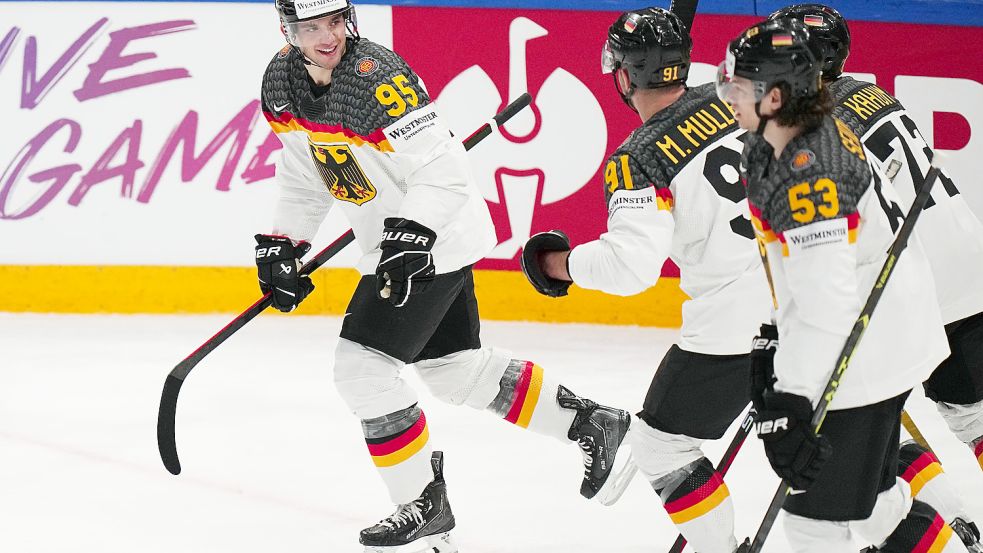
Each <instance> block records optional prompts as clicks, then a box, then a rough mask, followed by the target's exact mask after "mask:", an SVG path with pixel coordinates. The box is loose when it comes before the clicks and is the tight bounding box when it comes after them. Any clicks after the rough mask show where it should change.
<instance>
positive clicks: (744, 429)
mask: <svg viewBox="0 0 983 553" xmlns="http://www.w3.org/2000/svg"><path fill="white" fill-rule="evenodd" d="M756 414H757V412H756V411H755V410H754V406H753V405H752V406H751V408H750V409H749V410H748V412H747V414H746V415H744V420H743V421H741V426H740V428H738V429H737V433H736V434H734V438H733V439H732V440H731V441H730V445H728V446H727V450H726V451H724V455H723V457H721V458H720V465H718V466H717V472H718V473H720V476H721V478H722V477H724V476H726V475H727V471H728V470H730V466H731V465H732V464H733V463H734V458H735V457H737V452H738V451H740V450H741V446H742V445H744V442H745V441H746V440H747V437H748V434H750V433H751V428H752V427H753V426H754V416H755V415H756ZM685 547H686V538H684V537H683V535H682V534H679V536H677V537H676V541H675V543H673V544H672V547H671V548H670V549H669V553H682V551H683V548H685Z"/></svg>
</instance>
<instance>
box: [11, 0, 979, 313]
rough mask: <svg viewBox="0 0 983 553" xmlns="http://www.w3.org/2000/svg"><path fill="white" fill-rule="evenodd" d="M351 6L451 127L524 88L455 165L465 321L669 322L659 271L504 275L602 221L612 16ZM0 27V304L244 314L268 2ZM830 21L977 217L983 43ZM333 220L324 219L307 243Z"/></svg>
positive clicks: (704, 20)
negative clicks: (567, 276)
mask: <svg viewBox="0 0 983 553" xmlns="http://www.w3.org/2000/svg"><path fill="white" fill-rule="evenodd" d="M709 4H710V5H711V11H713V10H712V6H713V5H714V4H715V3H714V2H709ZM358 14H359V23H360V30H361V32H362V34H363V35H364V36H367V37H369V38H371V39H373V40H375V41H377V42H380V43H382V44H384V45H387V46H392V47H393V48H394V49H395V50H396V51H398V52H399V53H401V54H402V55H403V56H404V57H405V58H406V59H407V61H408V62H409V63H410V64H411V65H412V66H413V67H414V68H415V70H416V71H417V72H418V73H419V74H420V75H421V76H422V77H423V79H424V80H425V82H426V85H427V87H428V89H429V91H430V93H431V95H432V96H433V97H435V98H437V102H438V105H440V106H441V109H442V111H443V112H444V115H445V117H446V118H447V119H449V120H450V121H451V126H452V128H453V129H454V130H455V133H456V134H457V135H459V136H467V135H468V134H470V132H471V130H473V129H474V128H475V127H477V126H478V125H480V124H481V123H482V122H484V121H485V120H487V119H488V118H490V116H491V115H492V114H493V113H494V112H495V111H497V110H498V109H500V107H502V106H503V105H504V104H505V103H506V102H507V101H508V100H509V99H510V98H513V97H515V96H517V95H518V94H520V93H521V92H525V91H528V92H530V93H531V94H532V95H533V97H534V104H533V109H532V110H528V111H526V112H525V113H524V114H523V115H522V116H521V117H517V118H516V119H515V120H514V121H513V122H512V123H511V124H510V125H508V126H507V127H506V128H505V131H506V132H505V133H503V134H496V135H493V136H492V137H491V138H490V139H488V140H487V141H486V142H485V143H483V144H481V145H480V146H479V147H477V148H475V150H474V151H473V152H472V153H471V159H472V161H473V168H474V172H475V176H476V178H477V180H478V183H479V187H480V189H481V191H482V194H483V196H484V197H485V199H486V200H487V202H488V205H489V208H490V210H491V212H492V215H493V218H494V220H495V223H496V227H497V229H498V238H499V242H500V244H499V246H498V247H497V248H496V249H495V251H494V252H492V255H491V256H490V257H489V258H488V259H486V260H485V261H482V262H481V263H480V264H479V265H478V269H479V270H478V276H477V286H478V293H479V296H480V298H481V305H482V314H483V315H484V316H486V317H489V318H496V319H525V320H560V321H583V322H608V323H621V324H624V323H635V324H644V325H660V326H674V325H678V323H679V304H680V303H681V302H682V301H683V299H685V295H684V294H683V293H682V292H681V291H680V289H679V285H678V279H676V278H675V277H676V276H677V274H678V271H677V270H676V269H675V267H674V266H672V265H671V264H670V265H668V266H667V267H666V269H665V271H664V275H665V278H663V279H662V281H660V284H659V286H658V287H656V288H655V289H654V290H650V291H649V292H646V293H645V294H643V295H641V296H638V297H636V298H629V299H624V298H609V297H605V296H603V295H601V294H594V293H587V292H585V291H581V290H575V291H574V293H572V294H571V296H569V297H567V298H564V299H563V300H559V301H551V300H547V299H545V298H541V297H538V296H537V295H536V294H535V293H534V292H532V291H531V289H530V288H529V287H528V286H527V285H526V284H525V283H524V279H523V278H522V275H521V273H519V272H518V262H517V254H518V251H519V250H518V248H519V246H520V245H521V244H522V242H524V240H525V238H526V237H528V236H529V235H530V234H531V233H535V232H538V231H542V230H547V229H550V228H561V229H563V230H565V231H567V232H568V234H569V235H570V236H571V238H572V240H573V241H574V243H581V242H585V241H588V240H591V239H594V238H596V237H597V236H598V235H599V234H601V233H602V232H603V231H604V230H605V215H606V209H605V207H604V197H603V188H602V187H603V186H604V184H603V182H604V179H603V166H604V164H605V160H606V157H605V156H606V154H607V152H609V151H611V150H613V149H614V148H615V147H617V146H618V145H619V144H620V143H621V142H622V141H623V140H624V138H625V137H626V136H627V134H628V133H629V132H630V131H631V129H633V128H634V127H635V126H637V124H638V119H637V116H635V114H634V113H632V112H631V111H629V110H628V109H627V108H625V106H624V105H623V104H622V102H621V100H620V98H619V97H618V96H617V94H616V93H615V91H614V88H613V84H612V82H611V81H610V76H607V75H602V74H600V71H599V65H600V55H599V50H600V44H601V41H602V40H603V37H604V34H605V31H606V28H607V26H608V25H609V24H610V21H611V20H613V19H614V17H615V15H616V14H615V13H614V12H610V11H590V12H588V11H575V10H568V11H547V10H540V9H519V8H504V9H481V8H432V7H431V8H421V7H415V8H414V7H401V6H396V7H388V6H380V5H359V8H358ZM847 15H848V16H849V15H850V13H849V12H848V13H847ZM42 16H43V17H42ZM756 20H757V17H755V16H754V15H749V14H745V15H719V14H707V15H700V16H699V17H698V19H697V22H696V26H695V32H694V35H695V40H696V47H695V50H694V60H695V61H696V63H695V65H694V68H693V70H692V73H691V75H692V77H691V81H690V82H691V84H694V83H696V82H705V81H707V80H709V79H710V78H711V77H712V75H713V70H714V68H715V66H716V64H717V63H718V62H719V60H720V59H721V58H722V52H723V51H724V46H725V44H726V42H727V40H728V39H729V38H731V37H732V36H734V35H736V34H737V33H738V32H739V31H740V30H742V29H743V28H744V27H745V26H747V25H748V24H750V23H752V22H754V21H756ZM0 21H3V24H2V26H0V106H4V110H3V111H4V114H5V115H6V123H7V131H6V132H5V133H4V138H3V141H2V144H3V147H2V148H0V236H2V237H3V238H4V239H5V240H4V246H3V248H2V249H0V289H3V290H5V291H13V292H12V293H6V292H5V294H4V295H3V297H2V298H0V310H5V311H61V312H96V311H99V312H127V313H130V312H152V313H161V312H164V313H166V312H210V311H238V310H241V309H242V308H244V307H246V306H247V305H248V304H249V303H250V302H251V301H252V299H254V296H255V295H256V290H255V286H256V285H255V280H254V271H255V269H252V268H251V267H252V245H253V240H252V235H253V234H255V233H257V232H264V231H267V230H268V229H269V221H270V218H271V215H272V205H273V202H274V201H275V199H276V189H275V186H274V185H273V179H272V176H273V166H272V162H273V159H275V157H276V155H277V150H278V148H279V143H278V142H277V141H276V139H275V138H274V137H273V136H272V134H271V132H270V130H269V128H268V126H267V125H266V123H265V122H264V121H263V119H262V117H261V116H260V115H259V113H258V101H257V97H258V89H259V79H260V76H261V75H262V72H263V69H264V68H265V66H266V64H267V63H268V61H269V60H270V58H271V57H272V56H273V54H274V53H275V52H276V51H277V50H278V49H279V48H280V47H281V46H282V38H281V36H280V34H279V31H278V28H277V20H276V15H275V12H274V11H273V10H272V9H271V8H270V6H269V5H268V3H265V2H264V3H235V2H219V3H153V2H138V3H131V2H111V3H82V2H59V3H39V2H30V3H28V2H0ZM963 21H964V22H965V23H966V24H967V25H971V24H974V23H975V24H978V22H974V21H973V20H972V19H971V18H964V20H963ZM851 28H852V30H853V34H854V51H853V54H852V56H851V57H850V59H849V60H848V62H847V69H848V70H850V71H851V72H856V73H863V74H866V76H867V78H869V79H874V80H876V81H877V82H878V84H880V85H881V86H883V87H884V88H885V89H887V90H888V91H889V92H892V93H894V94H895V95H897V96H898V97H899V98H900V99H901V101H902V102H903V103H905V104H906V106H907V107H908V110H909V112H910V113H911V115H912V119H914V120H915V122H916V123H917V124H918V126H919V128H920V129H921V131H922V132H923V134H924V135H925V138H926V140H927V141H928V142H929V143H930V144H933V145H934V146H935V147H936V148H938V149H940V150H949V155H948V160H949V161H948V165H949V170H950V172H951V173H952V174H953V176H954V179H955V181H956V182H957V184H958V185H959V186H960V187H961V188H962V189H963V191H964V194H965V195H966V197H967V199H968V200H969V201H970V203H971V205H972V206H973V207H974V208H975V209H976V210H977V211H978V213H981V214H983V186H981V185H980V184H979V182H978V180H979V177H978V171H975V170H974V164H973V161H974V160H976V159H979V158H980V157H981V156H983V84H981V83H983V55H980V54H981V53H983V52H981V50H983V30H981V28H980V27H976V26H955V25H924V24H914V23H898V22H883V21H880V22H865V21H857V22H854V23H852V27H851ZM435 29H439V31H440V32H434V30H435ZM734 185H735V186H737V184H736V183H734ZM346 228H347V227H346V222H345V221H344V217H343V216H342V215H341V214H340V212H339V211H337V210H336V211H334V212H332V213H331V214H329V216H328V220H327V221H326V222H325V224H324V226H323V227H322V229H321V233H320V234H319V235H318V238H317V241H316V244H315V248H319V247H323V245H324V244H326V243H328V242H330V241H331V240H333V239H334V238H335V237H337V236H338V235H340V234H342V233H343V232H344V231H345V230H346ZM355 258H356V253H355V252H354V251H346V252H344V253H343V254H342V255H340V256H339V257H338V258H337V259H335V260H332V262H331V263H330V267H329V268H326V269H322V270H321V271H320V272H319V273H318V276H317V280H316V281H317V284H318V287H319V289H320V293H318V294H316V295H315V296H314V297H312V298H311V299H310V300H308V301H307V302H306V303H305V305H304V306H303V308H302V312H307V313H340V312H342V311H343V309H344V307H345V304H346V302H347V299H348V295H349V292H350V290H351V287H352V285H353V283H354V280H355V279H356V278H357V275H355V273H354V271H352V270H351V269H349V268H348V267H351V265H352V264H353V262H354V260H355Z"/></svg>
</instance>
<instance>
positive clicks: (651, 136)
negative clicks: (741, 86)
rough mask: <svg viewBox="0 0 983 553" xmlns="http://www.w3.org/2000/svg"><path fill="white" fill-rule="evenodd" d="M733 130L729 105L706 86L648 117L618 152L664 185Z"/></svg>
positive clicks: (736, 128) (735, 124)
mask: <svg viewBox="0 0 983 553" xmlns="http://www.w3.org/2000/svg"><path fill="white" fill-rule="evenodd" d="M737 130H739V127H738V125H737V121H736V120H735V119H734V112H733V111H732V110H731V108H730V106H728V105H727V103H726V102H723V101H721V100H720V99H718V98H717V94H716V92H715V91H714V88H713V85H712V84H706V85H701V86H698V87H695V88H691V89H689V90H687V91H686V93H685V94H684V95H683V96H682V97H681V98H680V99H679V100H677V101H676V102H675V103H673V104H672V105H671V106H669V107H668V108H666V109H665V110H663V111H662V112H659V113H657V114H655V115H654V116H652V118H651V119H649V120H648V121H647V122H646V123H645V124H644V125H642V127H641V128H639V129H638V130H637V131H636V132H635V133H634V134H633V135H632V136H631V137H630V139H629V140H628V142H626V143H625V145H623V146H622V148H620V149H619V150H628V151H630V152H631V153H632V154H633V155H634V156H636V157H637V160H638V162H639V164H641V165H642V167H644V168H645V170H646V171H647V172H648V173H649V174H661V175H664V182H665V184H666V185H668V184H669V182H671V181H672V179H673V178H675V176H676V175H677V174H678V173H679V172H680V171H682V169H683V168H684V167H686V165H687V164H688V163H689V161H690V160H691V159H693V158H694V157H696V156H697V155H698V154H699V153H700V152H702V151H704V150H705V149H707V148H708V147H709V146H710V145H712V144H713V143H714V142H716V141H717V140H718V139H720V138H721V137H723V136H725V135H727V134H729V133H731V132H734V131H737Z"/></svg>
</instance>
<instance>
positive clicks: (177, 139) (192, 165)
mask: <svg viewBox="0 0 983 553" xmlns="http://www.w3.org/2000/svg"><path fill="white" fill-rule="evenodd" d="M258 112H259V100H252V101H251V102H249V103H248V104H246V106H245V107H244V108H242V109H241V110H240V111H239V113H237V114H236V115H235V117H233V118H232V120H231V121H229V123H228V124H227V125H226V126H225V127H223V128H222V130H220V131H219V132H218V134H217V135H216V136H215V138H214V139H212V141H211V142H209V143H208V145H207V146H205V149H204V150H202V152H201V155H197V156H196V155H195V136H196V135H197V132H198V112H196V111H189V112H188V114H187V115H185V116H184V119H182V120H181V122H180V123H179V124H178V126H177V127H176V128H175V129H174V132H172V133H171V135H170V136H168V137H167V141H166V142H164V147H163V148H162V149H161V151H160V154H158V156H157V159H155V160H154V163H153V165H151V166H150V173H149V174H148V175H147V178H146V180H145V181H144V183H143V186H142V187H141V188H140V194H139V195H138V196H137V201H139V202H144V203H146V202H149V201H150V198H151V196H153V193H154V189H156V188H157V184H158V183H159V182H160V178H161V176H162V175H163V174H164V169H166V168H167V163H168V162H169V161H170V160H171V158H172V157H173V156H174V152H175V151H176V150H177V148H178V145H181V146H182V147H183V149H182V153H181V180H182V181H184V182H188V181H190V180H191V179H193V178H195V176H196V175H197V174H198V173H200V172H201V170H202V168H204V166H205V164H206V163H208V160H210V159H211V158H212V156H214V155H215V153H216V152H217V151H218V149H219V148H221V147H222V145H223V144H225V142H227V141H228V140H229V139H230V138H231V139H232V145H231V147H230V148H229V155H227V156H226V158H225V163H223V164H222V170H221V172H220V173H219V177H218V182H217V183H216V186H215V188H216V189H217V190H221V191H223V192H224V191H228V190H229V183H230V182H231V181H232V175H233V173H235V170H236V166H238V164H239V160H240V159H241V158H242V152H243V150H245V149H246V142H247V141H248V140H249V133H250V132H252V129H253V125H254V124H255V123H256V116H257V114H258Z"/></svg>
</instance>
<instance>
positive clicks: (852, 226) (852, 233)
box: [846, 213, 860, 244]
mask: <svg viewBox="0 0 983 553" xmlns="http://www.w3.org/2000/svg"><path fill="white" fill-rule="evenodd" d="M859 227H860V214H859V213H851V214H849V215H847V216H846V228H847V237H848V238H849V240H850V243H851V244H854V243H856V242H857V229H858V228H859Z"/></svg>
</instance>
